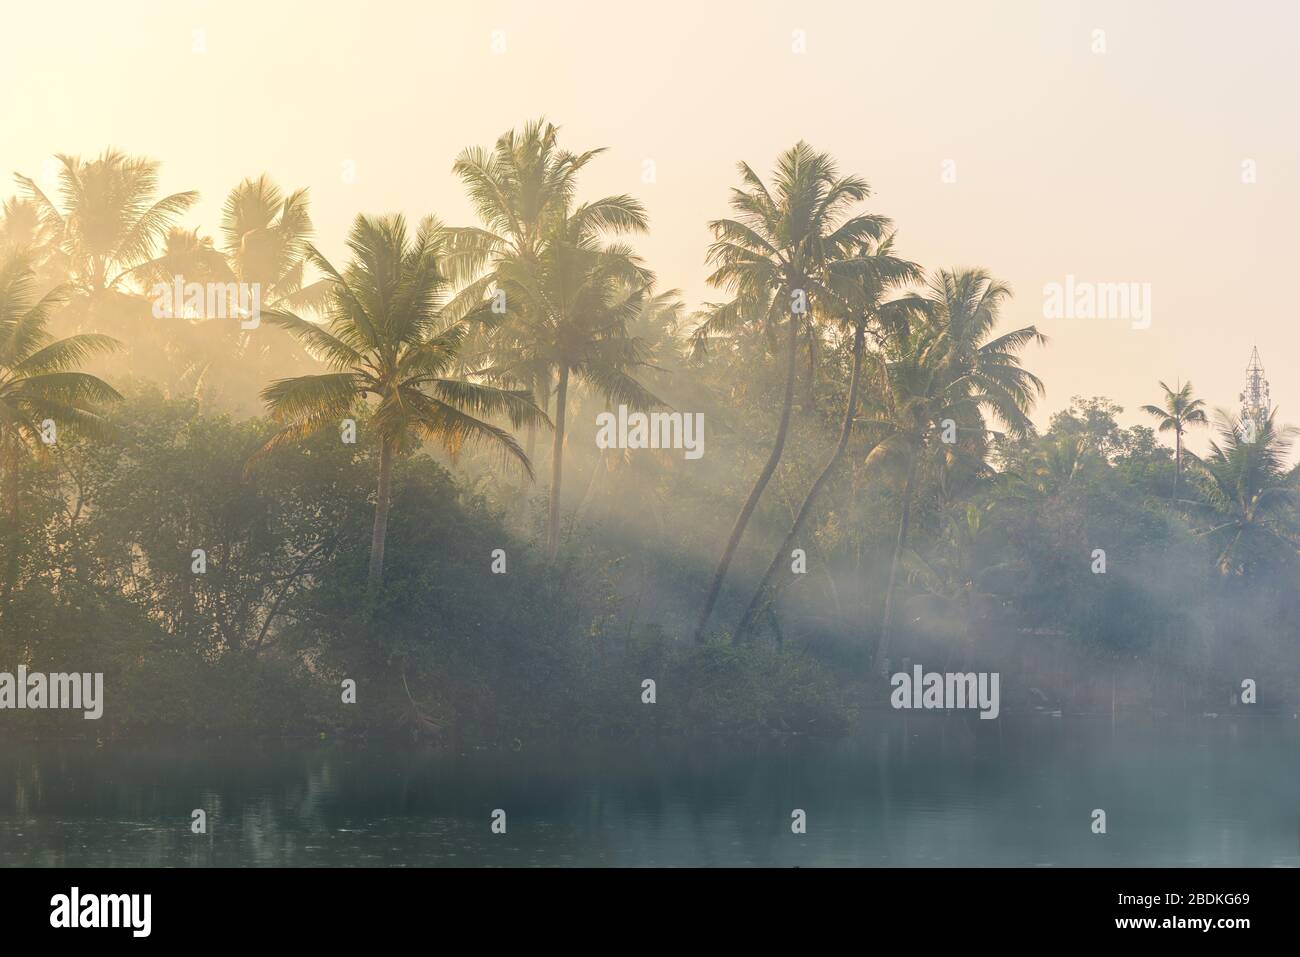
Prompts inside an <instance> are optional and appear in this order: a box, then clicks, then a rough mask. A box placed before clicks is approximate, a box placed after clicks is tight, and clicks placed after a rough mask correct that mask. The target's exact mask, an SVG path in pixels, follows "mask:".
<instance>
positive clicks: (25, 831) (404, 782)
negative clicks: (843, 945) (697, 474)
mask: <svg viewBox="0 0 1300 957" xmlns="http://www.w3.org/2000/svg"><path fill="white" fill-rule="evenodd" d="M990 725H991V726H992V727H990ZM1297 743H1300V722H1296V721H1290V720H1285V721H1284V720H1281V719H1258V720H1253V721H1246V720H1241V719H1238V720H1236V721H1210V720H1204V719H1202V720H1198V721H1194V722H1191V723H1189V724H1185V725H1131V724H1130V725H1126V726H1121V727H1120V728H1118V729H1112V728H1111V726H1110V723H1109V722H1108V721H1107V722H1104V723H1103V722H1090V721H1086V720H1070V719H1066V720H1053V719H1050V718H1042V719H1033V720H1016V719H1013V718H1003V719H1000V720H998V721H996V722H980V721H977V720H973V719H972V720H965V719H964V718H963V719H958V718H949V719H944V718H943V717H941V716H924V717H913V716H909V717H906V718H904V717H902V716H901V715H892V714H890V715H885V716H882V717H881V718H880V719H879V725H878V727H876V728H875V729H874V730H871V731H869V732H866V733H864V734H861V735H858V736H856V737H855V738H853V739H851V740H846V741H840V742H819V741H812V740H807V739H797V738H795V739H784V740H779V741H766V742H761V743H737V742H735V741H725V740H716V741H702V742H699V741H697V742H691V743H684V742H678V741H672V742H665V741H643V742H636V743H633V744H627V743H620V744H618V745H598V744H592V745H588V746H567V747H547V748H527V747H526V748H524V749H523V750H522V751H519V752H513V751H505V752H500V751H488V750H469V751H464V752H461V751H448V750H430V749H418V748H409V747H395V746H392V745H387V744H384V745H380V744H351V743H350V744H320V743H301V742H289V743H283V742H280V743H275V744H267V745H250V744H247V743H239V744H211V745H202V746H184V747H179V746H173V747H159V746H157V745H149V746H144V745H138V744H128V745H110V746H107V747H104V748H102V749H97V748H95V747H94V746H93V745H81V744H63V745H57V744H56V745H48V744H47V745H42V746H36V745H15V744H9V745H7V746H5V748H4V750H3V753H0V864H3V865H6V866H13V865H28V866H31V865H71V866H100V865H108V866H124V865H153V866H211V865H219V866H248V865H281V866H312V865H332V866H345V865H354V866H355V865H359V866H377V865H384V866H438V865H474V866H477V865H500V866H519V865H525V866H529V865H541V866H557V865H561V866H562V865H615V866H643V865H645V866H649V865H668V866H683V865H685V866H707V865H749V864H758V865H776V866H794V865H798V866H805V867H808V866H840V865H895V866H924V865H948V866H951V865H975V864H981V865H1016V866H1051V865H1083V866H1117V865H1118V866H1124V865H1154V866H1162V865H1228V866H1232V865H1246V866H1267V865H1292V866H1294V865H1298V864H1300V847H1298V846H1297V841H1298V840H1300V834H1298V830H1297V827H1298V825H1297V818H1298V815H1300V773H1298V772H1300V751H1298V750H1297V747H1296V745H1297ZM1098 807H1100V808H1104V809H1105V810H1106V814H1107V825H1108V833H1107V834H1106V835H1105V836H1096V835H1093V834H1092V833H1091V831H1090V827H1089V825H1090V812H1091V810H1092V809H1093V808H1098ZM195 808H202V809H203V810H205V811H206V812H207V825H208V833H206V834H202V835H195V834H192V833H191V830H190V820H191V817H190V815H191V811H192V810H193V809H195ZM494 808H503V809H505V810H506V812H507V822H508V829H507V833H506V834H504V835H493V834H492V833H491V832H490V830H489V822H490V816H491V813H492V810H493V809H494ZM795 808H802V809H803V810H805V811H806V812H807V820H808V832H807V834H805V835H794V834H792V833H791V830H790V820H791V818H790V815H791V811H792V810H793V809H795Z"/></svg>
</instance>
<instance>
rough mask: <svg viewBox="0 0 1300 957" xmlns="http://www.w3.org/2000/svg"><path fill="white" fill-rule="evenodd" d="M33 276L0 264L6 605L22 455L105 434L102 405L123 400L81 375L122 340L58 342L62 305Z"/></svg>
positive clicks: (11, 262)
mask: <svg viewBox="0 0 1300 957" xmlns="http://www.w3.org/2000/svg"><path fill="white" fill-rule="evenodd" d="M36 284H37V279H36V273H35V270H34V269H33V268H32V266H31V264H30V262H29V261H28V259H27V257H26V256H24V255H23V254H21V253H16V252H11V253H9V254H8V255H7V256H6V257H5V258H4V259H3V260H0V464H2V465H3V489H4V493H3V494H4V509H5V515H6V519H7V525H8V528H9V536H8V537H9V542H8V549H7V551H8V553H9V554H8V560H7V568H6V573H5V579H4V583H3V597H4V599H5V600H4V601H0V608H3V607H4V606H5V605H6V604H7V599H8V598H9V595H10V593H11V591H12V589H13V586H14V584H15V582H14V579H15V575H16V572H17V559H18V553H17V536H18V520H19V502H18V496H19V483H18V470H19V468H20V463H21V461H22V459H23V457H24V456H25V455H44V454H46V453H47V452H48V449H49V446H50V445H51V444H52V441H51V440H53V442H57V441H58V436H59V435H60V433H62V434H71V435H75V434H82V435H92V436H93V435H102V434H103V433H104V432H105V427H104V420H103V419H102V418H101V416H100V413H99V408H100V407H101V406H103V405H104V404H106V403H109V402H112V401H115V400H117V399H120V398H121V396H119V395H118V394H117V392H116V391H114V390H113V389H112V388H111V387H110V386H108V385H107V384H106V383H104V382H103V381H101V380H100V379H98V378H96V377H95V376H93V375H89V374H87V373H84V372H79V371H77V367H78V366H80V365H81V364H82V363H83V362H85V361H86V360H87V359H89V358H91V357H92V356H95V355H97V354H101V353H106V352H110V351H112V350H114V349H116V348H117V347H118V343H117V341H116V340H114V339H110V338H109V337H108V336H104V335H97V334H92V333H86V334H82V335H75V336H69V337H67V338H65V339H57V340H56V339H55V338H54V337H53V336H52V335H51V334H50V333H49V332H48V331H47V329H46V326H47V324H48V322H49V318H50V313H51V312H52V311H53V309H54V308H55V307H56V306H57V305H59V304H60V303H62V302H63V301H64V298H65V296H66V290H65V289H63V288H55V289H54V290H52V291H50V292H48V293H46V294H45V295H44V296H42V297H40V298H39V299H37V298H36Z"/></svg>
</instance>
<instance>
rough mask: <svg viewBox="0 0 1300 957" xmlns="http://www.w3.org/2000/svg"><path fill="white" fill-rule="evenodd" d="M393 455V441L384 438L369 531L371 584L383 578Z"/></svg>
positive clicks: (375, 583)
mask: <svg viewBox="0 0 1300 957" xmlns="http://www.w3.org/2000/svg"><path fill="white" fill-rule="evenodd" d="M393 457H394V449H393V443H392V442H390V441H389V440H388V439H384V440H383V444H382V445H381V446H380V448H379V492H378V495H377V496H376V499H375V527H374V529H373V530H372V531H371V533H370V576H369V579H368V580H369V582H370V584H371V585H377V584H379V583H380V582H381V581H383V579H384V544H385V542H386V540H387V538H388V506H389V505H390V504H391V499H392V494H391V493H392V485H393Z"/></svg>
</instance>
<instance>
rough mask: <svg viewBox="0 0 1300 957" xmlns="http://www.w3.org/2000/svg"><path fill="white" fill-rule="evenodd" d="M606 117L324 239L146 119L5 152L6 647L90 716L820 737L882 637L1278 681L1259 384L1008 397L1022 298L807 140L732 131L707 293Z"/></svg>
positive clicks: (266, 725)
mask: <svg viewBox="0 0 1300 957" xmlns="http://www.w3.org/2000/svg"><path fill="white" fill-rule="evenodd" d="M600 154H601V150H599V149H589V150H584V151H570V150H569V149H568V148H567V147H566V146H565V145H564V144H563V137H562V135H561V131H560V130H559V129H558V128H556V127H555V126H553V125H551V124H549V123H546V122H545V121H541V120H539V121H534V122H530V123H526V124H524V125H523V126H521V127H520V128H518V129H516V130H512V131H508V132H506V133H505V134H503V135H502V136H501V137H500V138H499V139H498V140H497V141H496V142H495V143H494V144H493V145H492V146H491V147H490V148H478V147H470V148H467V149H466V150H464V151H463V152H462V153H461V154H460V155H459V156H458V157H456V158H455V160H454V164H452V165H450V166H449V169H448V173H447V175H449V176H454V177H456V178H458V179H459V181H460V182H461V183H462V184H463V185H464V188H465V189H466V191H467V194H468V196H469V199H470V201H471V204H472V208H473V209H474V212H475V216H476V219H477V222H475V223H467V224H444V223H442V222H441V221H439V220H437V219H436V218H433V216H432V215H431V216H430V217H429V218H427V219H424V220H423V221H422V222H420V224H419V225H418V226H417V227H416V228H415V229H412V228H411V227H410V226H409V225H408V224H407V222H406V220H405V219H404V218H403V217H402V216H399V215H393V214H388V213H385V212H384V211H358V215H357V217H356V219H355V221H354V223H353V226H352V228H351V230H350V232H349V234H348V236H347V238H346V242H347V258H346V261H344V260H339V261H337V262H336V263H335V262H331V261H330V260H328V259H327V258H326V257H325V256H323V255H322V254H321V253H320V252H319V250H318V248H317V246H316V243H317V242H318V241H319V237H316V236H315V235H314V233H313V227H312V222H311V215H310V205H311V204H310V194H309V193H308V191H307V190H306V189H295V190H292V191H289V192H285V191H284V190H282V189H281V187H280V186H279V185H277V184H276V183H275V181H274V180H273V179H272V178H271V177H270V175H269V174H263V175H259V176H254V177H249V178H246V179H243V180H239V181H238V182H237V185H235V186H234V187H233V188H232V189H231V191H230V193H229V195H228V198H227V201H226V203H225V207H224V209H223V213H222V217H221V222H220V223H218V224H215V225H216V228H217V230H218V232H217V234H216V238H214V237H213V236H212V235H209V234H208V233H206V232H205V227H204V225H199V226H197V227H194V226H190V225H188V224H185V223H183V222H182V219H183V217H184V215H185V214H186V213H187V211H188V210H189V209H190V208H191V207H192V205H193V203H194V200H195V196H196V194H195V193H193V192H192V191H186V192H182V193H176V194H173V195H170V196H160V195H158V188H157V183H158V179H157V174H158V168H159V167H158V163H157V161H155V160H152V159H146V158H139V157H132V156H129V155H127V154H125V153H121V152H117V151H113V150H109V151H106V152H104V153H103V154H101V155H100V156H98V157H96V158H94V159H91V160H84V159H81V158H78V157H71V156H60V157H59V164H60V166H59V170H60V171H59V193H58V195H57V196H55V197H50V196H46V195H45V194H44V193H43V192H42V191H41V190H40V189H39V188H38V187H37V185H36V184H35V182H34V181H33V180H31V179H29V178H26V177H24V176H21V175H19V176H18V177H17V180H16V189H17V192H16V195H15V196H14V197H13V198H11V199H8V200H7V201H6V202H5V203H4V205H3V209H2V211H0V449H2V450H3V461H0V491H2V492H3V496H2V498H0V500H2V501H3V506H4V507H3V510H2V511H3V516H2V520H3V534H2V535H0V573H3V580H2V581H0V604H2V607H0V649H3V650H4V651H5V652H6V655H7V660H11V661H20V662H24V663H27V664H29V665H31V666H33V667H37V666H40V667H46V668H47V670H62V669H75V670H102V671H104V672H106V680H107V682H108V683H109V686H110V687H112V688H114V689H115V692H114V695H113V697H112V699H111V700H112V701H114V702H115V703H116V704H115V706H114V707H113V708H110V709H109V711H108V712H107V713H106V720H107V721H108V722H109V723H110V724H111V725H112V726H113V727H114V728H115V729H119V728H120V729H131V730H136V729H151V728H153V729H164V730H184V731H193V732H196V733H198V732H207V733H215V732H222V731H269V732H286V731H311V732H316V731H321V730H336V731H339V732H391V731H395V730H400V731H402V732H404V733H406V732H411V731H414V732H416V733H419V734H422V735H429V736H433V737H439V738H441V737H447V736H456V737H465V738H471V739H481V740H488V741H500V740H510V739H513V738H515V737H523V736H525V735H561V734H565V735H567V734H583V733H609V734H631V733H640V732H645V731H650V730H658V731H682V732H699V731H723V732H746V733H749V732H755V731H804V732H811V733H827V734H829V733H836V732H840V731H843V730H845V729H846V728H849V727H851V726H852V725H853V724H854V722H857V721H860V720H867V719H868V712H869V710H870V709H871V708H873V707H877V706H881V705H882V704H884V702H885V700H886V698H887V690H888V685H887V681H886V678H885V677H884V676H883V673H884V672H886V670H887V669H891V668H895V667H897V665H898V662H900V661H902V660H910V661H923V662H925V663H926V664H927V665H929V664H930V663H934V666H935V667H937V666H938V665H940V664H947V665H950V666H951V667H959V668H962V669H974V668H976V667H977V666H978V667H986V668H992V669H993V670H998V671H1000V672H1002V673H1003V676H1004V677H1003V684H1002V687H1003V695H1004V699H1003V710H1004V711H1015V710H1017V709H1020V710H1030V709H1043V710H1054V709H1064V710H1069V711H1076V712H1087V711H1090V710H1101V709H1102V708H1103V707H1113V706H1115V700H1116V696H1118V699H1119V702H1120V703H1119V705H1118V706H1119V707H1122V708H1128V709H1133V710H1142V709H1161V710H1176V711H1183V712H1191V711H1194V710H1196V709H1198V708H1205V707H1209V706H1211V705H1212V704H1213V705H1217V704H1221V703H1222V701H1223V699H1224V696H1225V694H1226V689H1230V688H1231V687H1234V686H1235V685H1236V683H1237V682H1238V681H1239V680H1240V678H1242V677H1252V676H1264V675H1267V676H1269V677H1270V678H1272V679H1274V680H1277V681H1278V682H1280V683H1283V684H1286V687H1289V688H1295V687H1300V684H1297V683H1296V681H1295V679H1296V678H1300V674H1298V673H1297V671H1298V669H1297V658H1296V655H1295V653H1294V652H1295V649H1294V642H1295V640H1296V637H1297V636H1296V630H1295V626H1294V622H1295V621H1296V620H1297V612H1300V607H1297V605H1298V604H1300V598H1298V597H1297V596H1300V588H1297V587H1296V586H1297V584H1300V577H1298V576H1300V567H1298V566H1297V549H1300V516H1298V515H1297V511H1296V509H1297V498H1296V489H1297V484H1296V472H1295V470H1294V469H1293V468H1292V467H1291V466H1290V464H1289V462H1290V458H1289V451H1290V444H1291V442H1292V440H1293V437H1294V430H1292V429H1289V428H1287V427H1285V426H1283V425H1282V424H1281V422H1280V421H1279V419H1278V412H1277V411H1276V410H1267V411H1266V412H1264V413H1262V414H1256V413H1254V412H1250V411H1243V412H1240V413H1234V412H1228V411H1221V412H1219V413H1218V414H1217V415H1216V417H1215V421H1214V439H1213V442H1212V443H1211V446H1210V451H1209V453H1208V454H1207V455H1205V456H1204V457H1198V456H1196V455H1194V454H1192V453H1191V452H1190V451H1188V449H1187V448H1186V445H1185V441H1184V437H1185V434H1186V432H1187V430H1188V429H1190V428H1197V427H1203V426H1206V425H1208V424H1209V416H1207V415H1206V413H1205V411H1204V410H1205V408H1206V405H1207V403H1212V402H1213V401H1214V400H1213V399H1212V397H1210V398H1206V399H1204V400H1203V399H1202V398H1199V397H1197V396H1196V395H1195V394H1194V392H1193V390H1192V387H1191V384H1190V383H1187V384H1181V381H1182V380H1180V379H1179V378H1177V377H1176V376H1174V375H1169V376H1167V377H1166V378H1165V380H1164V381H1165V382H1168V381H1174V382H1176V383H1179V384H1177V385H1176V387H1175V388H1173V389H1171V388H1169V387H1168V386H1167V385H1165V384H1164V382H1161V383H1159V388H1160V389H1162V390H1163V392H1164V397H1163V399H1162V400H1161V401H1160V403H1159V404H1152V405H1148V406H1144V407H1143V409H1141V410H1138V411H1140V412H1141V413H1143V414H1144V415H1145V416H1147V421H1151V422H1153V423H1154V424H1155V425H1157V426H1158V430H1159V431H1158V432H1157V431H1153V430H1152V429H1151V428H1148V427H1146V426H1145V425H1133V426H1127V427H1126V426H1123V425H1121V424H1120V419H1119V417H1120V416H1121V415H1122V414H1123V411H1124V410H1122V409H1120V408H1119V407H1117V406H1115V405H1114V404H1113V403H1111V402H1109V401H1108V400H1106V399H1105V398H1102V397H1079V398H1076V399H1075V400H1074V401H1073V402H1072V403H1071V405H1070V406H1069V407H1068V408H1067V409H1064V410H1060V411H1057V412H1056V413H1055V414H1054V415H1052V417H1051V420H1050V425H1049V427H1048V428H1047V429H1045V430H1042V431H1039V430H1037V429H1035V427H1034V425H1033V421H1032V416H1033V415H1034V414H1035V413H1036V412H1041V411H1042V410H1037V409H1036V404H1037V403H1038V402H1039V401H1041V396H1042V394H1043V383H1042V382H1040V380H1039V379H1038V378H1037V377H1036V376H1035V375H1034V373H1033V368H1034V357H1035V354H1036V351H1037V350H1038V349H1040V348H1044V347H1046V348H1050V345H1048V344H1047V342H1046V340H1045V338H1044V337H1043V336H1042V335H1041V333H1040V332H1039V330H1038V328H1037V327H1036V326H1035V324H1034V322H1033V321H1032V320H1033V317H1034V316H1035V315H1036V314H1038V313H1039V312H1040V310H1039V305H1038V303H1037V302H1036V300H1035V301H1027V302H1022V301H1020V300H1018V299H1017V298H1016V297H1015V296H1014V295H1013V291H1012V290H1011V289H1009V288H1008V287H1007V286H1006V285H1005V284H1003V283H1001V282H999V280H998V279H997V278H996V277H997V275H998V274H999V268H998V267H999V264H997V263H988V264H985V265H983V266H971V265H957V266H953V265H950V264H943V263H937V264H921V263H914V262H911V261H910V260H909V259H908V258H907V256H906V253H905V250H904V249H903V243H902V238H901V237H902V236H903V235H905V233H902V232H900V231H899V230H901V229H904V228H905V226H906V224H894V223H893V222H892V221H891V220H890V219H888V218H887V217H886V216H884V215H882V214H880V213H878V212H876V211H875V208H876V207H877V206H879V208H881V209H885V208H887V207H888V197H876V196H871V195H870V191H869V189H868V186H867V182H866V180H864V179H863V178H861V177H859V176H858V175H856V174H855V173H852V172H849V171H842V170H841V169H840V167H839V164H837V162H836V161H835V160H834V159H833V157H832V156H831V155H830V154H829V153H825V152H820V151H819V150H817V149H814V148H813V147H812V146H810V145H808V144H806V143H797V144H795V145H794V146H793V147H791V148H790V149H789V150H786V151H784V152H783V153H781V155H780V156H778V157H776V158H775V163H774V166H773V168H772V172H771V174H770V175H768V176H767V177H763V176H760V175H759V174H758V173H756V172H755V171H754V168H752V167H751V166H749V165H748V164H747V163H744V162H742V163H740V165H739V173H738V185H737V187H736V188H735V189H733V190H732V192H731V195H730V196H719V197H718V198H717V202H718V215H719V218H717V219H714V220H712V221H710V222H709V223H708V225H709V227H710V229H711V231H712V235H713V241H712V243H711V244H710V245H709V246H708V247H707V248H702V249H701V250H700V255H701V257H702V259H705V260H707V262H708V263H709V264H710V266H711V268H712V270H713V272H712V275H711V281H712V283H713V285H714V286H715V287H716V288H717V289H718V290H719V291H720V293H721V296H722V298H723V301H721V302H717V303H705V304H699V305H698V306H697V307H692V306H690V305H689V304H686V303H683V302H682V301H681V297H680V294H678V293H677V292H676V291H675V290H673V289H671V288H670V287H669V285H668V284H667V283H664V282H662V281H661V280H660V279H659V277H657V276H656V274H655V273H654V272H653V270H652V269H651V266H650V264H648V263H646V262H645V261H643V259H642V258H641V256H640V255H639V254H638V252H637V248H636V244H637V238H638V236H639V235H641V234H644V233H645V232H646V231H647V230H649V229H651V228H653V224H652V223H650V222H649V221H648V218H647V216H646V213H645V210H644V208H643V207H642V205H641V204H640V202H639V201H638V200H637V199H636V198H635V197H634V196H632V195H629V194H615V195H610V196H605V197H597V198H589V197H587V195H586V191H585V189H584V185H585V184H584V175H583V174H584V172H585V171H587V169H588V168H589V166H590V165H591V164H592V163H594V162H597V161H598V159H599V157H600ZM234 179H235V177H234V176H232V180H234ZM869 198H870V200H871V204H872V209H871V211H868V210H867V208H866V205H865V204H866V202H867V200H868V199H869ZM433 212H436V211H430V213H433ZM702 218H703V217H702ZM969 255H970V257H971V258H970V260H969V261H970V262H978V260H979V255H980V251H979V250H970V251H969ZM177 276H180V277H183V278H184V279H185V280H186V281H193V282H198V283H203V284H208V285H209V286H212V287H216V288H219V289H223V290H231V292H229V293H228V294H229V295H234V294H235V293H234V290H237V289H239V288H240V287H241V286H246V285H249V284H256V285H257V287H258V288H259V290H260V296H261V299H260V302H261V317H260V318H261V322H260V324H259V325H257V326H256V327H254V328H245V327H244V326H243V325H241V323H240V322H239V321H238V319H239V316H238V315H237V313H236V312H230V313H228V314H226V315H225V316H224V317H222V318H218V317H213V316H207V315H195V314H177V315H175V316H172V317H170V318H158V317H156V315H155V310H154V309H153V308H152V306H153V302H152V301H151V292H152V290H153V289H154V286H155V284H157V283H159V282H163V283H165V282H167V281H169V279H170V278H172V277H177ZM232 317H233V318H232ZM1168 371H1169V372H1171V373H1179V374H1181V373H1182V372H1184V371H1187V372H1190V371H1193V370H1168ZM620 405H623V406H627V407H629V408H630V409H634V410H644V411H650V410H655V411H661V412H668V413H671V412H684V413H702V414H703V416H704V421H705V446H704V447H705V454H704V456H703V457H702V458H700V459H698V460H696V461H691V460H687V459H685V458H684V457H683V456H682V454H681V452H680V450H674V449H671V448H628V449H599V448H597V447H596V444H595V440H594V437H595V416H596V415H597V414H598V413H600V412H603V411H606V410H610V409H617V407H618V406H620ZM1039 421H1041V418H1040V419H1039ZM348 423H351V427H349V426H348ZM1162 437H1168V438H1170V439H1172V448H1170V447H1169V446H1167V445H1164V444H1162V442H1161V438H1162ZM196 550H198V551H201V552H202V554H203V556H204V561H203V571H202V572H196V571H195V570H194V568H195V567H196V566H195V559H194V557H193V556H194V555H195V553H196ZM1098 551H1100V552H1101V553H1102V554H1103V555H1104V571H1102V572H1098V571H1097V567H1098V560H1097V558H1096V555H1097V553H1098ZM799 556H802V557H799ZM1228 662H1232V663H1233V664H1232V670H1231V673H1229V672H1228V671H1226V670H1225V669H1226V663H1228ZM647 676H653V677H654V678H655V679H656V681H657V684H658V687H659V689H660V695H661V700H671V701H672V702H673V706H672V707H671V708H659V709H658V710H657V711H656V713H655V717H654V718H653V721H651V720H650V719H649V718H647V715H646V711H645V709H643V708H642V706H641V705H640V701H639V697H638V695H639V688H640V682H641V681H642V679H643V678H645V677H647ZM345 677H353V678H356V679H358V681H359V684H360V686H361V688H362V689H363V692H362V693H364V694H366V695H367V696H368V698H367V700H368V702H371V703H373V705H374V706H373V707H367V708H366V709H351V710H349V709H347V708H341V707H340V706H339V694H338V688H339V682H340V681H341V680H342V679H343V678H345ZM1288 682H1289V683H1288ZM1117 685H1118V689H1119V690H1118V691H1117V690H1116V688H1117ZM1286 694H1287V692H1285V691H1282V690H1279V691H1277V692H1276V696H1275V697H1273V698H1272V699H1271V700H1273V701H1275V702H1277V704H1276V705H1274V706H1276V707H1281V706H1283V704H1282V703H1283V702H1285V701H1287V700H1292V701H1293V699H1294V692H1291V695H1292V699H1287V698H1286ZM1103 702H1104V704H1103ZM66 730H68V731H70V732H75V733H84V732H85V729H84V728H78V727H75V726H72V725H70V726H69V728H68V729H66Z"/></svg>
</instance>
